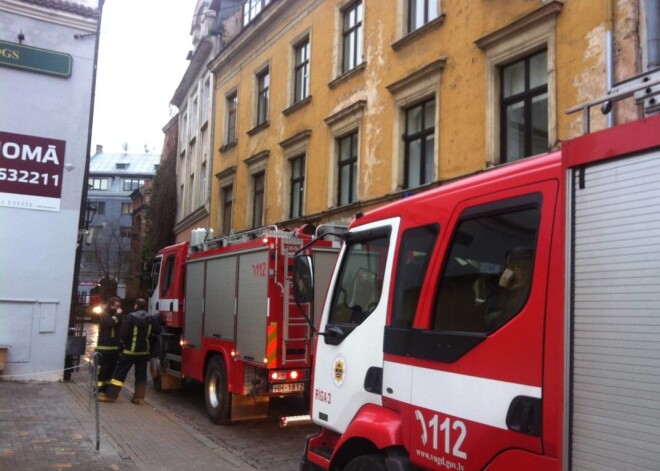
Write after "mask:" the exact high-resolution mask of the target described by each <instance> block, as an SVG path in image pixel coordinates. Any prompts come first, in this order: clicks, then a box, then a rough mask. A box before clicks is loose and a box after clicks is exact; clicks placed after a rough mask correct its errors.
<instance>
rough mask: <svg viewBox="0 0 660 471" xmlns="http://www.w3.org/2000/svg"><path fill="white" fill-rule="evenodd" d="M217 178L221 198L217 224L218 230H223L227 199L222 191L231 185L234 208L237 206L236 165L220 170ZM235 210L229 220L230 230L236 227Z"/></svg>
mask: <svg viewBox="0 0 660 471" xmlns="http://www.w3.org/2000/svg"><path fill="white" fill-rule="evenodd" d="M216 178H217V180H218V188H219V192H220V194H219V195H218V198H219V202H220V204H219V208H218V215H217V226H216V227H218V232H220V233H221V232H222V222H223V220H224V212H225V206H224V205H225V201H224V198H223V194H222V192H223V191H224V190H225V188H227V187H228V186H230V187H231V190H232V208H235V206H234V205H235V204H236V191H235V190H236V185H235V182H236V167H230V168H228V169H227V170H225V171H223V172H220V173H219V174H217V175H216ZM234 212H235V211H233V210H232V214H231V215H230V221H229V226H230V232H233V228H234Z"/></svg>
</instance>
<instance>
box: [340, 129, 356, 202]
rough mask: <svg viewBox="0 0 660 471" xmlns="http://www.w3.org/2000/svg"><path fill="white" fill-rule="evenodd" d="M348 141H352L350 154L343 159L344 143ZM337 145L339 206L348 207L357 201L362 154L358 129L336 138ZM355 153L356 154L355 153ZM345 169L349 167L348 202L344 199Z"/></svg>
mask: <svg viewBox="0 0 660 471" xmlns="http://www.w3.org/2000/svg"><path fill="white" fill-rule="evenodd" d="M346 139H350V143H349V154H350V155H348V156H344V158H342V148H343V146H342V142H344V141H345V140H346ZM336 140H337V144H336V148H337V160H336V161H337V206H348V205H349V204H353V203H355V202H356V201H357V199H358V198H357V179H358V158H359V154H360V148H359V145H360V141H359V131H358V130H357V129H356V130H355V131H353V132H350V133H348V134H345V135H343V136H341V137H338V138H336ZM353 151H355V152H353ZM344 167H349V172H348V194H347V195H345V196H346V201H345V202H344V200H343V199H342V196H343V195H342V193H343V192H342V186H343V185H342V184H343V179H342V169H343V168H344Z"/></svg>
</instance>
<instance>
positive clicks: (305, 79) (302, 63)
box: [293, 37, 309, 103]
mask: <svg viewBox="0 0 660 471" xmlns="http://www.w3.org/2000/svg"><path fill="white" fill-rule="evenodd" d="M294 54H295V64H294V70H293V74H294V91H293V102H294V103H298V102H299V101H302V100H304V99H305V98H307V97H308V96H309V37H307V38H305V39H304V40H302V41H301V42H300V43H298V44H297V45H296V46H295V47H294Z"/></svg>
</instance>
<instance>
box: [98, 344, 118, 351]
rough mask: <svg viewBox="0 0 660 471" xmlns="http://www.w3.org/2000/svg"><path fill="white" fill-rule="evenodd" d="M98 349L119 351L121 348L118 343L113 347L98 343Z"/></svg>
mask: <svg viewBox="0 0 660 471" xmlns="http://www.w3.org/2000/svg"><path fill="white" fill-rule="evenodd" d="M96 349H97V350H105V351H110V352H111V351H113V350H114V351H117V350H119V347H118V346H117V345H115V346H113V347H111V346H106V345H97V347H96Z"/></svg>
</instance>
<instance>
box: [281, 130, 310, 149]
mask: <svg viewBox="0 0 660 471" xmlns="http://www.w3.org/2000/svg"><path fill="white" fill-rule="evenodd" d="M311 135H312V130H311V129H305V130H303V131H300V132H299V133H296V134H294V135H293V136H291V137H289V138H288V139H284V140H283V141H282V142H280V147H282V148H283V149H286V148H287V147H291V146H295V145H296V144H299V143H300V142H302V141H305V140H308V139H309V138H310V137H311Z"/></svg>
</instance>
